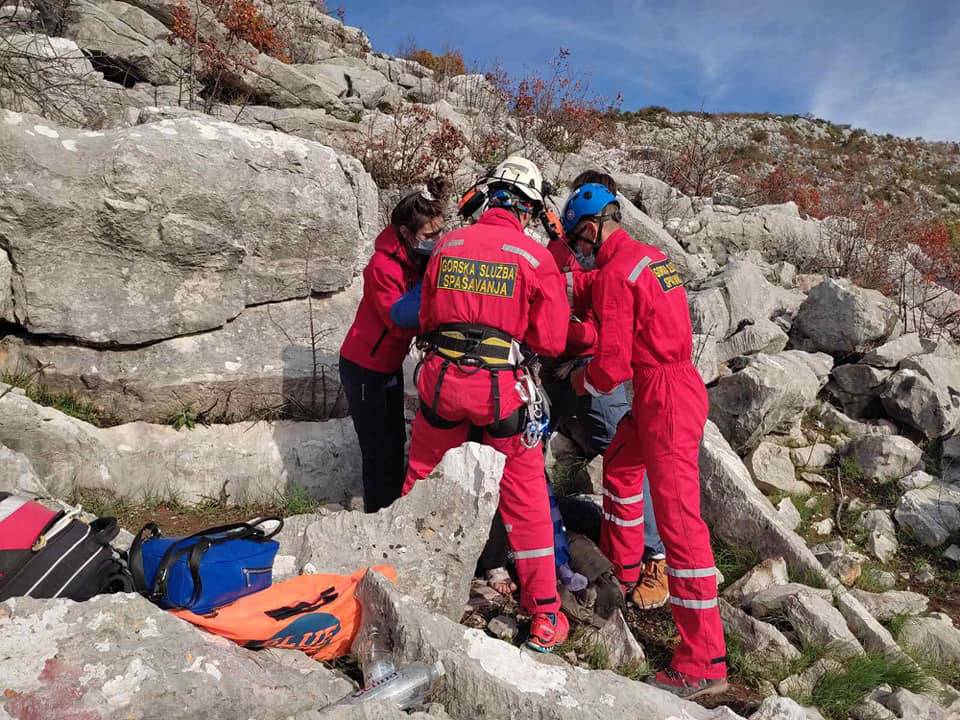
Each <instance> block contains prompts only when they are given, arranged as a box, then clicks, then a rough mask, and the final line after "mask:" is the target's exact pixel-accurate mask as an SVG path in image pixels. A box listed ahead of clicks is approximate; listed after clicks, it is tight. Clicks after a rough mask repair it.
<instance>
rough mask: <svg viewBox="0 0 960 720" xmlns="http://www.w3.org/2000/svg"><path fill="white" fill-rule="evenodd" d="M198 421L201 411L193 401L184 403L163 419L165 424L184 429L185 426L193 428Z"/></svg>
mask: <svg viewBox="0 0 960 720" xmlns="http://www.w3.org/2000/svg"><path fill="white" fill-rule="evenodd" d="M198 422H199V413H198V412H197V410H196V409H195V408H194V406H193V403H192V402H188V403H183V404H182V405H181V406H180V407H179V408H177V409H176V410H174V411H173V412H172V413H170V414H169V415H168V416H167V417H165V418H164V420H163V424H164V425H169V426H170V427H172V428H173V429H174V430H183V429H184V428H186V429H187V430H193V429H194V428H195V427H196V426H197V423H198Z"/></svg>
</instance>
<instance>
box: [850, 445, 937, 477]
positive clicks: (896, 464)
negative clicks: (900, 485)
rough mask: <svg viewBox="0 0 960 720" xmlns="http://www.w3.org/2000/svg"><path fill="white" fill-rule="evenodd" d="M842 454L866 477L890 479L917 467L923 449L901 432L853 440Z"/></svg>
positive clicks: (901, 475)
mask: <svg viewBox="0 0 960 720" xmlns="http://www.w3.org/2000/svg"><path fill="white" fill-rule="evenodd" d="M842 452H843V455H844V456H846V457H849V458H852V460H853V461H854V462H855V463H856V464H857V467H858V468H859V469H860V472H861V473H863V476H864V477H865V478H869V479H874V480H879V481H880V482H889V481H891V480H899V479H900V478H902V477H903V476H904V475H906V474H907V473H909V472H910V471H912V470H914V469H915V468H916V467H917V465H918V464H919V462H920V459H921V458H922V457H923V451H922V450H921V449H920V448H918V447H917V446H916V445H915V444H914V443H912V442H910V441H909V440H908V439H907V438H905V437H903V436H901V435H890V436H883V435H866V436H864V437H861V438H856V439H854V440H851V441H850V442H849V443H847V445H846V446H845V447H844V448H843V451H842Z"/></svg>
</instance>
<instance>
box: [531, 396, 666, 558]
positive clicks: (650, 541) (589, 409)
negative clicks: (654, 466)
mask: <svg viewBox="0 0 960 720" xmlns="http://www.w3.org/2000/svg"><path fill="white" fill-rule="evenodd" d="M544 389H545V390H546V391H547V394H548V395H549V397H550V425H551V427H553V428H557V427H559V426H560V425H562V424H563V423H565V422H566V421H567V420H569V419H570V418H571V417H574V416H576V417H577V418H578V419H579V420H580V424H581V425H583V426H584V428H585V430H586V431H587V437H588V439H589V442H590V450H591V451H592V452H593V453H595V454H596V455H602V454H603V453H604V452H605V451H606V449H607V447H608V446H609V445H610V443H611V441H612V440H613V436H614V435H615V434H616V432H617V425H619V424H620V420H622V419H623V416H624V415H626V414H627V412H629V410H630V402H629V401H628V400H627V389H626V387H625V386H623V385H619V386H617V388H616V389H614V391H613V392H611V393H610V394H609V395H601V396H599V397H593V396H592V395H577V394H576V393H574V392H573V388H572V387H571V386H570V383H569V382H552V381H548V382H544ZM643 494H644V497H650V482H649V480H648V478H647V475H646V473H644V476H643ZM643 544H644V547H645V552H644V555H645V556H646V557H651V556H655V555H661V556H662V555H663V552H664V547H663V541H662V540H661V539H660V533H659V532H658V531H657V518H656V517H655V516H654V514H653V503H652V502H646V503H644V504H643Z"/></svg>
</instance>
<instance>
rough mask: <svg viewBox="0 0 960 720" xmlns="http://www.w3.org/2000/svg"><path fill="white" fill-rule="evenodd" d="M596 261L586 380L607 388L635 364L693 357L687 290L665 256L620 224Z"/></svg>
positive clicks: (627, 375)
mask: <svg viewBox="0 0 960 720" xmlns="http://www.w3.org/2000/svg"><path fill="white" fill-rule="evenodd" d="M597 267H598V268H599V272H598V273H597V274H596V276H595V278H594V281H593V290H592V295H593V311H594V313H595V314H596V317H597V324H598V328H597V335H598V337H597V347H596V350H595V352H594V356H593V360H592V361H591V362H590V363H589V364H588V365H587V371H586V378H585V379H586V381H587V382H588V383H589V384H590V385H591V386H592V387H593V388H594V389H596V390H597V391H599V392H601V393H609V392H611V391H612V390H613V389H614V388H615V387H616V386H617V385H619V384H620V383H622V382H624V381H625V380H629V379H630V378H631V376H632V375H633V370H640V369H642V368H645V367H654V366H658V365H668V364H672V363H678V362H692V357H693V333H692V329H691V325H690V311H689V309H688V307H687V295H686V291H685V290H684V289H683V282H682V280H681V278H680V274H679V273H678V272H677V269H676V266H674V264H673V263H672V262H671V261H670V260H669V259H668V258H667V256H666V255H664V254H663V253H662V252H660V250H658V249H657V248H655V247H653V246H651V245H644V244H643V243H640V242H637V241H636V240H634V239H633V238H631V237H630V236H629V235H628V234H627V233H626V231H625V230H622V229H621V230H618V231H617V232H615V233H614V234H613V235H611V236H610V237H609V238H608V239H607V240H605V241H604V243H603V244H602V245H601V246H600V250H599V252H598V253H597Z"/></svg>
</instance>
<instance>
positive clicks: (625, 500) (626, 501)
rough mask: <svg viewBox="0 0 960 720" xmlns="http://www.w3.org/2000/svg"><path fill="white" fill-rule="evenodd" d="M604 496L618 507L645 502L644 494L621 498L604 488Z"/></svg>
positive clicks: (668, 570)
mask: <svg viewBox="0 0 960 720" xmlns="http://www.w3.org/2000/svg"><path fill="white" fill-rule="evenodd" d="M603 494H604V495H606V496H607V497H608V498H610V499H611V500H613V501H614V502H615V503H617V505H633V504H634V503H638V502H640V501H641V500H643V493H639V494H638V495H631V496H630V497H620V496H619V495H614V494H613V493H612V492H610V491H609V490H607V489H606V488H604V489H603ZM667 572H670V569H669V568H667Z"/></svg>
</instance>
